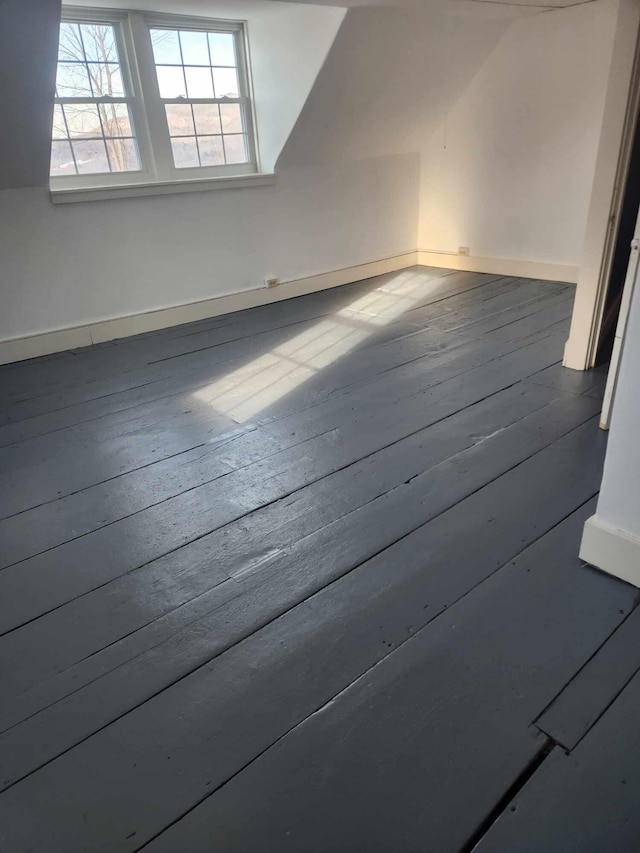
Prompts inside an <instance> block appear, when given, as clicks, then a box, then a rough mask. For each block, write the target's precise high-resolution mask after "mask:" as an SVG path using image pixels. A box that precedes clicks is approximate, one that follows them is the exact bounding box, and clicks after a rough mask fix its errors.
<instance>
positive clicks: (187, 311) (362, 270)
mask: <svg viewBox="0 0 640 853" xmlns="http://www.w3.org/2000/svg"><path fill="white" fill-rule="evenodd" d="M416 265H422V266H430V267H441V268H443V269H452V270H465V271H469V272H487V273H494V274H496V275H507V276H523V277H525V278H537V279H544V280H548V281H566V282H574V281H576V279H577V275H578V268H577V267H569V266H562V265H558V264H544V263H539V262H537V261H517V260H505V259H503V258H474V257H468V256H465V255H454V254H448V253H446V252H425V251H422V250H416V251H410V252H404V253H402V254H399V255H393V256H392V257H389V258H382V259H380V260H376V261H371V262H369V263H366V264H356V265H355V266H351V267H345V268H343V269H339V270H331V271H330V272H325V273H320V274H319V275H311V276H306V277H305V278H299V279H293V280H291V281H285V282H282V284H280V285H279V286H278V287H275V288H266V287H259V288H256V289H254V290H246V291H243V292H241V293H231V294H229V295H226V296H216V297H214V298H213V299H205V300H203V301H201V302H190V303H188V304H186V305H176V306H173V307H171V308H161V309H159V310H157V311H146V312H144V313H141V314H130V315H128V316H126V317H116V318H114V319H111V320H103V321H100V322H96V323H89V324H87V325H84V326H74V327H71V328H67V329H57V330H55V331H53V332H45V333H43V334H40V335H28V336H26V337H21V338H13V339H10V340H5V341H0V364H8V363H10V362H14V361H23V360H24V359H27V358H36V357H37V356H40V355H49V354H50V353H55V352H63V351H64V350H67V349H76V348H77V347H85V346H91V345H92V344H97V343H103V342H104V341H112V340H115V339H116V338H126V337H128V336H130V335H139V334H141V333H142V332H152V331H155V330H156V329H165V328H167V327H169V326H179V325H180V324H181V323H191V322H193V321H195V320H205V319H207V318H208V317H217V316H218V315H220V314H229V313H230V312H232V311H242V310H244V309H245V308H255V307H257V306H258V305H267V304H269V303H271V302H280V301H281V300H283V299H291V298H292V297H294V296H303V295H304V294H306V293H314V292H315V291H318V290H326V289H328V288H330V287H339V286H340V285H343V284H350V283H351V282H354V281H361V280H362V279H366V278H372V277H373V276H376V275H384V274H385V273H391V272H397V271H398V270H402V269H406V268H407V267H412V266H416Z"/></svg>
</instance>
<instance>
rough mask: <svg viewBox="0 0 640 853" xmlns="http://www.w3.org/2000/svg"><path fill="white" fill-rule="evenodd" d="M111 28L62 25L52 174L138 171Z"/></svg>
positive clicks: (133, 139) (98, 24)
mask: <svg viewBox="0 0 640 853" xmlns="http://www.w3.org/2000/svg"><path fill="white" fill-rule="evenodd" d="M127 94H128V93H127V92H126V91H125V87H124V82H123V79H122V70H121V65H120V57H119V55H118V46H117V39H116V29H115V26H113V25H112V24H101V23H92V22H82V23H75V22H63V23H62V24H61V27H60V42H59V48H58V72H57V78H56V103H55V107H54V115H53V127H52V149H51V168H50V174H51V175H52V176H53V177H55V176H58V175H68V174H71V175H87V174H109V173H113V172H129V171H139V170H140V156H139V152H138V146H137V143H136V139H135V134H134V130H133V122H132V119H131V112H130V109H129V105H128V104H127V103H126V102H125V101H124V100H120V101H117V100H114V101H106V102H104V101H97V100H96V99H98V98H101V97H103V96H109V97H112V98H122V99H124V98H126V97H127Z"/></svg>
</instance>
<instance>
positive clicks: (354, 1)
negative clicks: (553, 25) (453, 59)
mask: <svg viewBox="0 0 640 853" xmlns="http://www.w3.org/2000/svg"><path fill="white" fill-rule="evenodd" d="M283 2H285V3H313V4H316V5H322V6H342V7H346V8H353V7H357V6H401V5H404V4H405V3H415V2H416V0H283ZM424 2H429V0H424ZM449 2H454V3H487V4H489V3H491V4H493V5H494V6H520V7H529V8H534V9H562V8H566V7H567V6H578V5H582V4H583V3H592V2H593V0H449Z"/></svg>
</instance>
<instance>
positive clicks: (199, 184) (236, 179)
mask: <svg viewBox="0 0 640 853" xmlns="http://www.w3.org/2000/svg"><path fill="white" fill-rule="evenodd" d="M275 182H276V176H275V174H274V173H273V172H262V173H260V174H251V175H229V176H227V177H222V178H205V179H204V180H203V179H199V180H187V181H154V182H151V183H139V184H119V185H118V186H110V187H107V186H103V187H82V188H77V187H76V188H74V189H56V190H51V191H50V193H49V195H50V196H51V201H52V202H53V203H54V204H72V203H74V202H78V201H101V200H103V199H111V198H138V197H142V196H151V195H169V194H172V193H196V192H205V191H207V190H231V189H241V188H243V187H264V186H269V185H271V184H275Z"/></svg>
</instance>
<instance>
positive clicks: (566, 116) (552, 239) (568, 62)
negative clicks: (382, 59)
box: [419, 0, 616, 265]
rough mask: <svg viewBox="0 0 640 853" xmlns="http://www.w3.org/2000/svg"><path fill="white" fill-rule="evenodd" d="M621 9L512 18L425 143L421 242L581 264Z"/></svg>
mask: <svg viewBox="0 0 640 853" xmlns="http://www.w3.org/2000/svg"><path fill="white" fill-rule="evenodd" d="M615 9H616V3H615V2H612V0H599V2H595V3H589V4H586V5H583V6H576V7H574V8H570V9H564V10H556V11H553V12H551V13H543V14H538V15H535V16H534V17H529V18H525V19H522V20H517V21H515V22H514V23H513V24H512V25H511V26H510V27H509V29H508V30H507V31H506V32H505V34H504V35H503V37H502V38H501V39H500V41H499V42H498V44H497V45H496V47H495V49H494V50H493V51H492V53H491V55H490V56H489V57H488V58H487V60H486V61H485V62H484V63H483V64H482V66H481V68H480V69H479V70H478V73H477V74H476V76H475V77H474V79H473V80H472V81H471V83H470V85H469V86H468V87H467V88H466V89H465V91H464V92H463V93H462V95H461V97H460V98H459V99H458V100H457V101H456V102H455V103H453V104H451V105H450V107H449V109H448V111H447V115H446V119H445V120H444V121H442V122H441V123H440V125H439V126H438V128H437V130H436V131H435V132H434V133H433V134H432V135H431V137H430V139H429V140H428V142H427V145H426V146H425V148H424V150H423V157H422V176H421V206H420V226H419V247H420V248H421V249H424V250H436V251H453V252H457V251H458V247H459V246H468V247H470V250H471V254H472V255H476V256H479V257H497V258H514V259H522V260H539V261H545V262H547V263H558V264H567V265H578V264H579V263H580V256H581V252H582V243H583V238H584V231H585V225H586V216H587V210H588V204H589V195H590V192H591V185H592V181H593V174H594V167H595V160H596V154H597V146H598V140H599V135H600V127H601V122H602V113H603V108H604V95H605V88H606V82H607V72H608V66H609V63H610V59H611V49H612V39H613V34H614V24H615ZM451 39H452V41H453V43H454V49H453V50H452V53H453V56H454V57H455V56H457V55H458V51H459V49H461V45H458V41H459V40H458V38H457V36H456V24H455V22H454V24H453V26H452V35H451Z"/></svg>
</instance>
